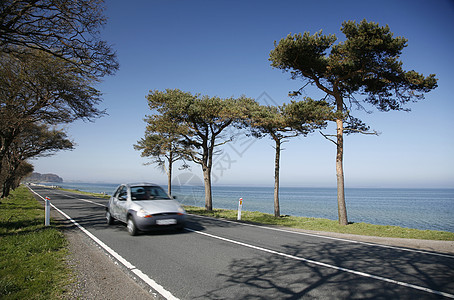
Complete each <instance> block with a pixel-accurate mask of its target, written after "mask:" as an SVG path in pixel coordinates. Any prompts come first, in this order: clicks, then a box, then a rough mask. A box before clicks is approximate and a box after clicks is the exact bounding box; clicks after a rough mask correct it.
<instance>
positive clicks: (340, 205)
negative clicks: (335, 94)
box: [336, 97, 348, 225]
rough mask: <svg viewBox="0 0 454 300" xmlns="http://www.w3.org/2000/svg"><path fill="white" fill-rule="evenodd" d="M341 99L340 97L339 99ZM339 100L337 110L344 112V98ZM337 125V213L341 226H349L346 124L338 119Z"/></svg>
mask: <svg viewBox="0 0 454 300" xmlns="http://www.w3.org/2000/svg"><path fill="white" fill-rule="evenodd" d="M339 98H340V97H339ZM336 100H337V110H338V111H342V110H343V100H342V98H340V100H339V99H336ZM336 125H337V153H336V176H337V211H338V215H339V224H340V225H348V219H347V207H346V205H345V192H344V122H343V120H342V119H336Z"/></svg>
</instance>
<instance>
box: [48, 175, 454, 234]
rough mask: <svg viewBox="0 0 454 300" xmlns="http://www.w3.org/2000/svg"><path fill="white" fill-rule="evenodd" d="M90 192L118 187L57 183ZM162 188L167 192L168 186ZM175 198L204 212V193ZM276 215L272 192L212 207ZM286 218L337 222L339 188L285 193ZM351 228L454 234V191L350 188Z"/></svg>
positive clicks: (230, 193)
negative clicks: (365, 225) (354, 225)
mask: <svg viewBox="0 0 454 300" xmlns="http://www.w3.org/2000/svg"><path fill="white" fill-rule="evenodd" d="M56 185H58V186H61V187H64V188H70V189H78V190H81V191H87V192H97V193H106V194H112V192H113V191H114V189H115V188H116V187H117V184H105V183H100V184H98V183H96V184H95V183H58V184H56ZM163 188H165V189H167V187H166V186H163ZM172 193H173V195H174V196H177V200H178V201H180V202H181V203H182V204H185V205H193V206H200V207H204V206H205V192H204V188H203V187H199V186H191V185H181V186H178V185H174V186H173V191H172ZM239 198H243V210H248V211H260V212H264V213H271V214H272V213H274V202H273V188H272V187H238V186H213V207H214V208H226V209H237V208H238V199H239ZM279 199H280V209H281V214H282V215H292V216H304V217H315V218H326V219H331V220H337V218H338V216H337V190H336V188H302V187H281V188H280V196H279ZM345 199H346V203H347V214H348V220H349V222H355V223H358V222H366V223H371V224H378V225H396V226H402V227H408V228H416V229H423V230H425V229H431V230H442V231H450V232H454V189H382V188H346V189H345Z"/></svg>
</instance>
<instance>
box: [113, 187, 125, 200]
mask: <svg viewBox="0 0 454 300" xmlns="http://www.w3.org/2000/svg"><path fill="white" fill-rule="evenodd" d="M122 188H123V186H122V185H120V186H119V187H118V188H117V189H116V190H115V193H114V194H113V196H114V197H115V198H118V195H119V194H120V191H121V189H122Z"/></svg>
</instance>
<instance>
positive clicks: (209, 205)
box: [202, 166, 213, 211]
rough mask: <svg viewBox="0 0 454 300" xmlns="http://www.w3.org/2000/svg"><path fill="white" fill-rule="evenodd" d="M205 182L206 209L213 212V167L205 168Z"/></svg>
mask: <svg viewBox="0 0 454 300" xmlns="http://www.w3.org/2000/svg"><path fill="white" fill-rule="evenodd" d="M202 169H203V182H204V183H205V209H206V210H208V211H212V210H213V200H212V194H211V167H207V166H203V168H202Z"/></svg>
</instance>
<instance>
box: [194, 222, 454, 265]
mask: <svg viewBox="0 0 454 300" xmlns="http://www.w3.org/2000/svg"><path fill="white" fill-rule="evenodd" d="M188 215H191V216H193V217H197V218H205V219H211V220H218V221H222V222H227V223H234V224H237V225H243V226H250V227H257V228H262V229H268V230H274V231H280V232H286V233H291V234H299V235H305V236H312V237H317V238H323V239H327V240H335V241H341V242H348V243H352V244H361V245H367V246H373V247H380V248H388V249H394V250H401V251H407V252H415V253H421V254H427V255H435V256H442V257H447V258H452V259H454V256H453V255H449V254H443V253H437V252H429V251H424V250H418V249H411V248H401V247H397V246H389V245H383V244H376V243H368V242H361V241H354V240H349V239H343V238H336V237H331V236H326V235H319V234H315V233H307V232H299V231H292V230H288V229H282V228H274V227H268V226H263V225H254V224H248V223H242V222H236V221H230V220H224V219H216V218H212V217H207V216H199V215H193V214H188Z"/></svg>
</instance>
